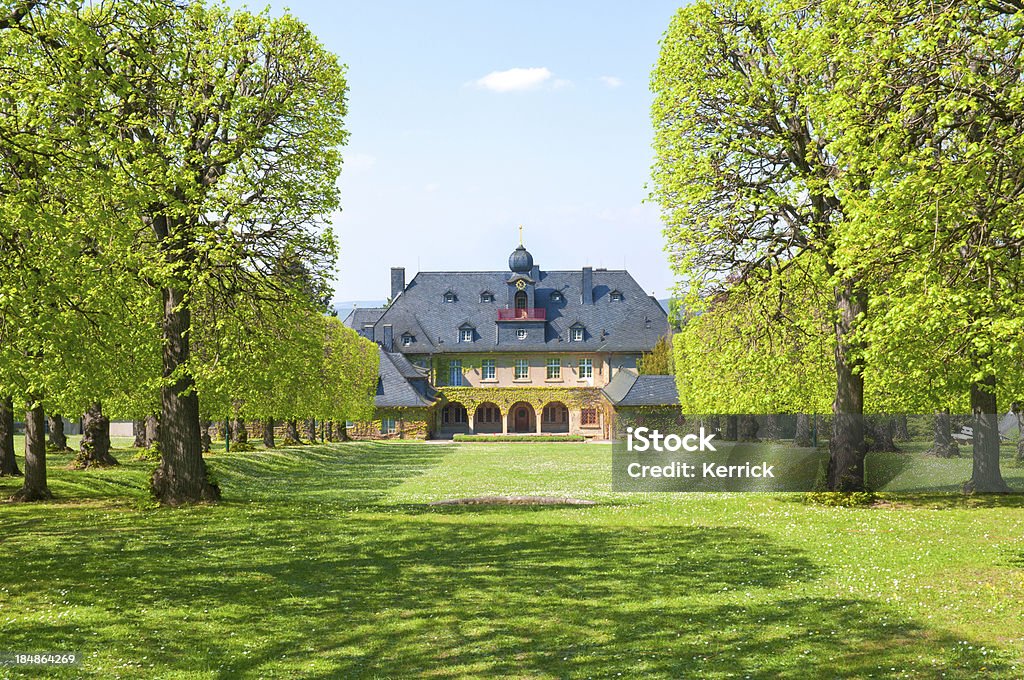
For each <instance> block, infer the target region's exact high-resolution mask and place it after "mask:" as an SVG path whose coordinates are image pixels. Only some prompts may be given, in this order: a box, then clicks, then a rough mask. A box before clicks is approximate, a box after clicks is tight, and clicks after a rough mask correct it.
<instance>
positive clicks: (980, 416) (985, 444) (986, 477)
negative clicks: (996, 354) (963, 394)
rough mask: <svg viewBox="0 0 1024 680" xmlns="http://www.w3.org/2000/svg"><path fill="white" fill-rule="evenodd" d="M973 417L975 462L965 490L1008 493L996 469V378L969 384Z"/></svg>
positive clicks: (997, 468) (989, 377) (997, 457)
mask: <svg viewBox="0 0 1024 680" xmlns="http://www.w3.org/2000/svg"><path fill="white" fill-rule="evenodd" d="M971 414H972V415H973V416H974V464H973V469H972V473H971V478H970V480H968V482H967V483H966V484H964V493H1010V491H1011V489H1010V487H1009V486H1007V485H1006V482H1005V481H1003V474H1002V472H1000V470H999V411H998V410H997V409H996V377H995V376H994V375H990V376H987V377H986V378H985V379H984V380H983V381H981V382H974V383H972V384H971Z"/></svg>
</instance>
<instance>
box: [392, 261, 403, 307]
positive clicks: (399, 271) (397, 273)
mask: <svg viewBox="0 0 1024 680" xmlns="http://www.w3.org/2000/svg"><path fill="white" fill-rule="evenodd" d="M404 290H405V267H392V268H391V300H392V301H394V299H395V298H397V297H398V296H399V295H401V293H402V291H404Z"/></svg>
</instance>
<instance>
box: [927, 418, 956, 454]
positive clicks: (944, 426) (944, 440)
mask: <svg viewBox="0 0 1024 680" xmlns="http://www.w3.org/2000/svg"><path fill="white" fill-rule="evenodd" d="M951 432H952V427H951V424H950V418H949V411H948V410H943V411H939V412H938V413H936V414H935V423H934V433H935V439H934V443H933V444H932V448H931V449H929V450H928V451H927V452H926V453H927V454H929V455H932V456H938V457H939V458H957V457H959V456H960V447H959V446H957V443H956V440H955V439H953V437H952V436H951Z"/></svg>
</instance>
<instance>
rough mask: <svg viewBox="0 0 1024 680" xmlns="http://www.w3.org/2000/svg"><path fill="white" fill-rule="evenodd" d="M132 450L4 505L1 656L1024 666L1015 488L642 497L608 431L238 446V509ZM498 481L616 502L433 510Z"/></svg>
mask: <svg viewBox="0 0 1024 680" xmlns="http://www.w3.org/2000/svg"><path fill="white" fill-rule="evenodd" d="M118 453H119V455H120V456H121V458H122V460H124V461H125V462H126V464H125V465H123V466H122V467H121V468H118V469H114V470H101V471H85V472H72V471H68V470H66V469H64V465H66V463H67V462H68V461H69V460H70V456H69V455H64V456H51V458H50V463H51V466H50V480H51V483H50V487H51V489H52V490H53V492H54V493H55V494H56V495H57V497H58V499H57V500H56V501H55V502H53V503H48V504H44V505H32V506H25V505H10V504H3V505H0V570H2V571H0V574H2V575H0V652H3V651H37V652H41V651H50V652H53V651H77V652H80V653H81V654H82V655H83V656H84V658H85V661H84V663H83V664H82V665H81V666H79V667H77V668H74V669H69V670H67V671H65V675H64V677H93V678H117V677H135V678H153V677H158V678H233V677H251V678H272V677H281V678H294V677H313V678H338V677H382V678H383V677H410V676H427V677H496V676H505V677H530V678H533V677H551V678H554V677H559V678H562V677H579V678H585V677H602V678H603V677H641V676H643V677H664V678H680V677H708V678H746V677H752V678H773V677H789V678H816V677H876V678H881V677H884V678H889V677H907V678H932V677H934V678H942V677H947V678H975V677H979V676H985V677H1000V678H1020V677H1022V676H1024V502H1022V501H1021V500H1020V499H1019V498H1016V497H1013V498H1006V499H996V500H992V499H965V498H962V497H960V496H957V495H933V496H917V497H907V498H897V497H894V498H891V499H889V500H890V501H891V502H888V503H886V504H885V505H883V506H880V507H874V508H867V509H865V508H860V509H845V508H825V507H820V506H813V505H806V504H804V503H803V502H801V498H802V496H799V495H775V496H769V495H757V494H745V495H740V494H717V495H716V494H616V493H613V492H612V491H611V483H610V482H611V480H610V458H611V448H610V446H607V445H591V444H571V443H557V444H540V443H530V444H402V443H395V444H383V443H363V444H345V445H333V446H328V447H306V448H297V449H290V450H284V451H281V452H263V451H259V452H255V453H239V454H224V453H218V454H216V455H213V456H212V457H211V458H210V460H211V467H212V469H213V470H214V473H215V475H216V476H217V478H218V479H219V481H220V483H221V486H222V489H223V492H224V499H225V500H224V502H223V503H221V504H220V505H217V506H205V507H193V508H186V509H178V510H166V509H160V508H155V507H153V506H152V505H151V504H150V502H149V501H148V497H147V493H146V490H145V484H146V480H147V477H148V474H149V471H150V469H151V468H152V467H153V464H152V463H138V462H128V461H129V459H130V457H131V454H130V453H129V452H126V451H121V452H118ZM19 464H20V461H19ZM967 465H968V467H969V462H968V463H967ZM1008 472H1012V473H1013V475H1015V476H1019V473H1020V469H1012V470H1008ZM1008 476H1010V475H1008ZM17 486H18V481H17V480H11V479H6V478H0V497H7V496H9V495H10V493H11V492H13V491H14V489H16V488H17ZM485 494H536V495H567V496H573V497H576V498H583V499H591V500H596V501H598V505H596V506H593V507H543V508H538V507H526V506H505V507H488V506H465V507H451V506H445V507H426V506H425V505H424V503H425V502H427V501H432V500H439V499H445V498H454V497H461V496H477V495H485ZM33 673H34V674H35V675H36V676H38V677H43V676H44V675H46V676H47V677H49V676H51V675H53V674H52V673H43V672H41V671H31V672H30V671H24V670H23V669H20V668H19V669H11V668H8V669H4V668H0V677H7V674H10V677H23V676H31V675H33Z"/></svg>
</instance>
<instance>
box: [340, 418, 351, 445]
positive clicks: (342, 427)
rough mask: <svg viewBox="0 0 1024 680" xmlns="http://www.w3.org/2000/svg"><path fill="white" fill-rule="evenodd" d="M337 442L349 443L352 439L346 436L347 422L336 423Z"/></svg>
mask: <svg viewBox="0 0 1024 680" xmlns="http://www.w3.org/2000/svg"><path fill="white" fill-rule="evenodd" d="M338 440H339V441H343V442H350V441H352V439H351V438H350V437H349V436H348V421H347V420H343V421H341V422H340V423H338Z"/></svg>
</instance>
